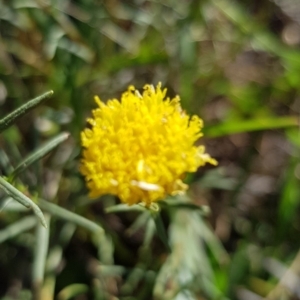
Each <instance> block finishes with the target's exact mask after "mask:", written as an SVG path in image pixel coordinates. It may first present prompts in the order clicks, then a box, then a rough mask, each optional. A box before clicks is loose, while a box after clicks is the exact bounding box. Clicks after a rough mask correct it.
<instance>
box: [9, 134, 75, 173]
mask: <svg viewBox="0 0 300 300" xmlns="http://www.w3.org/2000/svg"><path fill="white" fill-rule="evenodd" d="M69 136H70V134H69V133H68V132H63V133H61V134H59V135H58V136H56V137H54V138H52V139H51V140H49V141H47V142H46V143H45V144H43V145H41V146H40V147H39V148H38V149H36V150H35V151H34V152H33V153H31V154H30V155H29V156H27V157H26V158H25V159H24V160H23V161H22V162H20V164H19V165H18V166H17V167H16V168H15V169H14V170H13V172H12V174H11V176H12V178H14V177H15V176H17V175H18V174H19V173H21V172H22V171H24V170H25V169H26V168H27V167H28V166H30V165H31V164H33V163H34V162H36V161H37V160H39V159H41V158H42V157H44V156H45V155H46V154H48V153H49V152H50V151H51V150H52V149H54V148H55V147H57V146H58V145H59V144H61V143H62V142H64V141H65V140H66V139H67V138H68V137H69Z"/></svg>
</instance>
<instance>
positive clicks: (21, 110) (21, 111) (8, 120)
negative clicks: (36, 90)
mask: <svg viewBox="0 0 300 300" xmlns="http://www.w3.org/2000/svg"><path fill="white" fill-rule="evenodd" d="M52 95H53V91H49V92H46V93H45V94H43V95H41V96H38V97H36V98H34V99H32V100H29V101H28V102H26V103H25V104H24V105H22V106H20V107H18V108H17V109H16V110H14V111H13V112H11V113H10V114H9V115H7V116H6V117H4V118H3V119H1V120H0V132H2V131H3V130H5V129H6V128H8V127H9V126H11V125H12V124H13V123H15V122H16V120H17V119H19V118H20V117H22V116H23V115H25V114H26V113H27V112H28V111H30V110H31V109H33V108H35V107H36V106H37V105H39V104H40V103H41V102H43V101H45V100H47V99H48V98H50V97H51V96H52Z"/></svg>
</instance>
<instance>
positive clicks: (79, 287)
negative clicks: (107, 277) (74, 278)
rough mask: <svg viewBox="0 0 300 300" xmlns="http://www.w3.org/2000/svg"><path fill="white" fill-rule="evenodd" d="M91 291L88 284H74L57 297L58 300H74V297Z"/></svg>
mask: <svg viewBox="0 0 300 300" xmlns="http://www.w3.org/2000/svg"><path fill="white" fill-rule="evenodd" d="M88 290H89V288H88V286H87V285H86V284H81V283H74V284H70V285H68V286H67V287H65V288H64V289H63V290H61V291H60V292H59V294H58V295H57V299H58V300H68V299H74V297H76V296H78V295H81V294H84V293H87V292H88Z"/></svg>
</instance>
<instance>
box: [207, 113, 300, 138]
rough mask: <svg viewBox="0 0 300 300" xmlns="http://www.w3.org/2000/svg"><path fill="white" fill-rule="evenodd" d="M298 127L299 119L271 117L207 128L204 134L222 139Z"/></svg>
mask: <svg viewBox="0 0 300 300" xmlns="http://www.w3.org/2000/svg"><path fill="white" fill-rule="evenodd" d="M298 125H299V121H298V118H297V117H293V116H292V117H279V118H275V117H271V118H261V119H252V120H246V121H243V120H241V121H231V122H228V123H223V124H220V125H215V126H211V127H206V128H205V129H204V134H205V136H206V137H220V136H225V135H230V134H235V133H242V132H250V131H259V130H270V129H280V128H287V127H295V126H298Z"/></svg>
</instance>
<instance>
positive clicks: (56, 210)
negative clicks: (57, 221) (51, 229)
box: [39, 199, 104, 234]
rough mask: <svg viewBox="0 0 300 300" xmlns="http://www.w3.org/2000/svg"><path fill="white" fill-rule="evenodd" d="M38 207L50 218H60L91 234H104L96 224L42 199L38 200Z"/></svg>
mask: <svg viewBox="0 0 300 300" xmlns="http://www.w3.org/2000/svg"><path fill="white" fill-rule="evenodd" d="M39 205H40V206H41V207H42V208H43V209H44V210H45V211H47V212H49V213H50V214H51V215H52V216H54V217H58V218H61V219H63V220H66V221H69V222H72V223H75V224H77V225H78V226H81V227H84V228H86V229H88V230H90V231H92V232H99V233H100V234H102V233H103V232H104V230H103V228H102V227H101V226H99V225H98V224H96V223H94V222H92V221H90V220H88V219H86V218H84V217H82V216H80V215H77V214H76V213H73V212H71V211H69V210H67V209H65V208H62V207H60V206H58V205H56V204H53V203H50V202H48V201H45V200H43V199H40V200H39Z"/></svg>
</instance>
